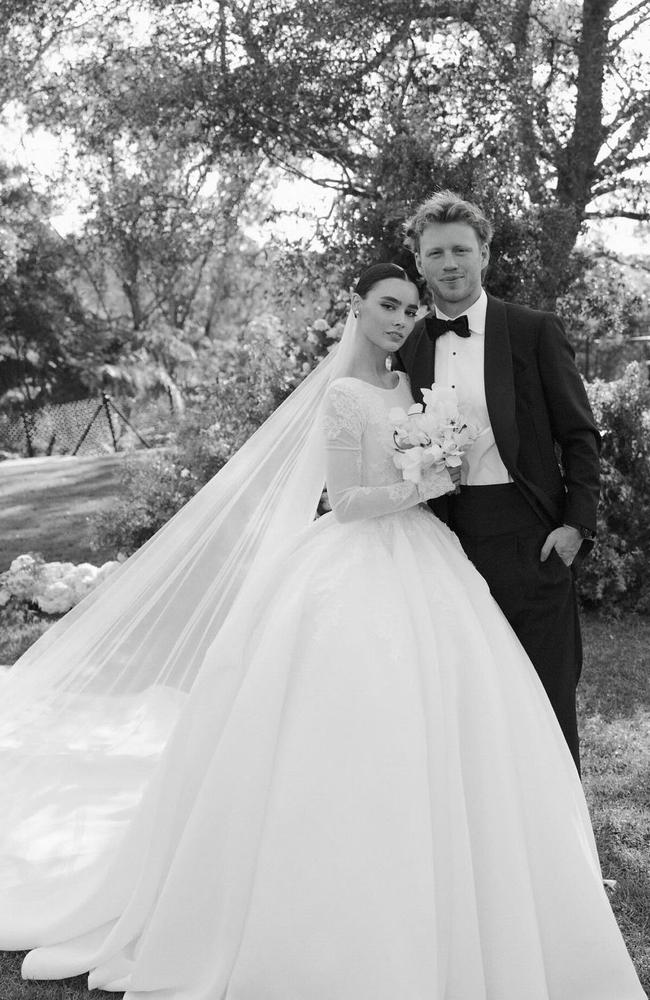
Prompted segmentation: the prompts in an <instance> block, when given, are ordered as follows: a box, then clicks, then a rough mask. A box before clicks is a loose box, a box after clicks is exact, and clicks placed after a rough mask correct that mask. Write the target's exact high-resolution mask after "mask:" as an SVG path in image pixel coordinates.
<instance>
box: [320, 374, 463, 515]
mask: <svg viewBox="0 0 650 1000" xmlns="http://www.w3.org/2000/svg"><path fill="white" fill-rule="evenodd" d="M365 427H366V420H365V415H364V411H363V407H362V405H361V402H360V400H359V399H358V397H357V396H356V395H355V393H354V392H351V391H350V389H349V388H348V387H347V386H344V385H340V384H339V385H337V384H335V385H332V386H331V387H330V389H329V390H328V393H327V396H326V399H325V402H324V412H323V428H324V436H325V448H326V481H327V493H328V497H329V502H330V505H331V507H332V510H333V512H334V515H335V517H336V518H337V520H338V521H341V522H345V521H357V520H361V519H364V518H369V517H380V516H381V515H382V514H391V513H395V512H397V511H400V510H406V509H407V508H409V507H414V506H415V505H416V504H418V503H422V502H423V501H424V500H431V499H433V498H434V497H437V496H441V495H442V494H443V493H448V492H449V491H450V490H451V489H453V484H452V482H451V479H450V478H449V474H448V472H447V471H446V470H442V471H441V472H431V473H430V474H428V475H427V476H425V477H423V482H422V483H421V484H419V485H417V484H415V483H410V482H404V481H398V482H392V483H386V484H385V485H381V486H364V485H363V482H362V479H363V475H362V474H363V449H362V440H363V434H364V430H365Z"/></svg>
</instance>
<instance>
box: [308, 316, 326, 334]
mask: <svg viewBox="0 0 650 1000" xmlns="http://www.w3.org/2000/svg"><path fill="white" fill-rule="evenodd" d="M311 328H312V330H316V331H317V333H327V331H328V330H329V328H330V326H329V323H328V322H327V321H326V320H324V319H317V320H314V322H313V323H312V325H311Z"/></svg>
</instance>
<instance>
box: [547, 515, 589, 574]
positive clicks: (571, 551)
mask: <svg viewBox="0 0 650 1000" xmlns="http://www.w3.org/2000/svg"><path fill="white" fill-rule="evenodd" d="M581 545H582V535H581V534H580V532H579V531H578V529H577V528H572V527H571V526H570V525H568V524H563V525H562V526H561V527H559V528H554V529H553V531H552V532H551V533H550V535H549V536H548V538H547V539H546V541H545V542H544V544H543V545H542V551H541V552H540V556H539V558H540V560H541V561H542V562H546V560H547V559H548V557H549V556H550V554H551V552H552V551H553V549H555V551H556V552H557V554H558V555H559V557H560V559H561V560H562V562H563V563H564V565H565V566H570V565H571V563H572V562H573V560H574V559H575V557H576V556H577V554H578V550H579V549H580V546H581Z"/></svg>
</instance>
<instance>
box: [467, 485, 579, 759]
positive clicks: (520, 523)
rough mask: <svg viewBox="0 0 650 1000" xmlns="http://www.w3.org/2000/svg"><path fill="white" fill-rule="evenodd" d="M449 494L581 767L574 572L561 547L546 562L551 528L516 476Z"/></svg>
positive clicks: (470, 550) (471, 552)
mask: <svg viewBox="0 0 650 1000" xmlns="http://www.w3.org/2000/svg"><path fill="white" fill-rule="evenodd" d="M449 499H450V501H451V502H450V504H449V515H450V517H449V520H450V527H452V528H453V530H454V531H455V532H456V534H457V535H458V537H459V538H460V541H461V543H462V546H463V548H464V549H465V552H466V553H467V555H468V557H469V558H470V559H471V561H472V562H473V563H474V565H475V566H476V568H477V569H478V571H479V573H481V575H482V576H483V577H485V579H486V581H487V583H488V586H489V587H490V590H491V592H492V596H493V597H494V599H495V600H496V602H497V603H498V604H499V606H500V607H501V609H502V611H503V613H504V614H505V616H506V618H507V619H508V621H509V622H510V624H511V626H512V628H513V629H514V631H515V633H516V635H517V637H518V638H519V641H520V642H521V644H522V646H523V647H524V649H525V650H526V652H527V653H528V656H529V657H530V659H531V660H532V663H533V666H534V667H535V670H536V671H537V673H538V675H539V677H540V680H541V681H542V684H543V685H544V688H545V690H546V693H547V694H548V697H549V700H550V702H551V705H552V706H553V709H554V711H555V714H556V716H557V719H558V722H559V723H560V726H561V728H562V732H563V733H564V736H565V739H566V741H567V743H568V745H569V749H570V750H571V754H572V755H573V759H574V760H575V763H576V767H577V768H578V771H580V751H579V740H578V725H577V719H576V687H577V684H578V679H579V677H580V671H581V668H582V640H581V636H580V621H579V618H578V605H577V597H576V591H575V585H574V580H573V574H572V572H571V570H570V568H569V567H568V566H566V565H565V563H564V562H563V561H562V559H561V558H560V556H558V554H557V553H556V552H555V551H553V552H552V553H551V555H550V556H549V557H548V559H547V560H546V562H540V558H539V555H540V550H541V548H542V545H543V544H544V541H545V539H546V537H547V535H548V533H549V531H550V529H549V528H547V527H546V526H545V525H543V524H542V523H541V521H540V520H539V518H538V517H537V515H536V514H535V512H534V511H533V510H532V509H531V507H530V505H529V504H528V503H527V502H526V500H525V499H524V498H523V497H522V495H521V493H520V492H519V490H518V489H517V487H516V486H515V485H514V484H513V483H507V484H504V485H498V486H464V487H462V488H461V490H460V492H459V493H458V494H456V495H454V496H452V497H450V498H449Z"/></svg>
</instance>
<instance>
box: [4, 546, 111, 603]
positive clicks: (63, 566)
mask: <svg viewBox="0 0 650 1000" xmlns="http://www.w3.org/2000/svg"><path fill="white" fill-rule="evenodd" d="M122 561H123V560H120V559H114V560H111V561H109V562H105V563H104V564H103V566H93V565H92V563H79V564H76V565H75V563H70V562H49V563H48V562H45V561H44V560H43V559H41V558H40V557H38V556H33V555H22V556H18V557H17V558H16V559H14V561H13V562H12V564H11V566H10V567H9V569H8V570H6V572H4V573H0V608H2V607H4V606H5V605H6V604H8V603H9V601H10V600H12V599H14V600H16V601H24V602H25V603H27V604H34V605H36V607H37V608H39V609H40V610H41V611H43V612H44V613H45V614H48V615H61V614H65V613H66V611H69V610H70V609H71V608H73V607H74V606H75V604H78V603H79V601H81V600H83V598H84V597H85V596H86V595H87V594H89V593H90V591H91V590H93V589H94V588H95V587H96V586H97V585H98V584H99V583H101V582H102V580H105V579H106V577H107V576H108V575H109V574H110V573H113V572H114V571H115V570H116V569H117V568H118V567H119V566H120V565H121V562H122Z"/></svg>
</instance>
